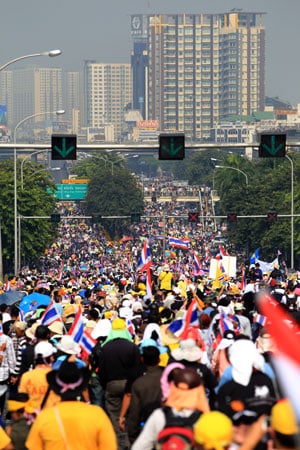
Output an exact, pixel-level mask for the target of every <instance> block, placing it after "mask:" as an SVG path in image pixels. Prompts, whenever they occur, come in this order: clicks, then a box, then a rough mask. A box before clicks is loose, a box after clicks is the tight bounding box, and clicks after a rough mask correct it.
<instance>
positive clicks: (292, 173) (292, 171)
mask: <svg viewBox="0 0 300 450" xmlns="http://www.w3.org/2000/svg"><path fill="white" fill-rule="evenodd" d="M285 157H286V159H288V160H289V162H290V164H291V269H293V268H294V161H293V160H292V158H290V157H289V156H288V155H285Z"/></svg>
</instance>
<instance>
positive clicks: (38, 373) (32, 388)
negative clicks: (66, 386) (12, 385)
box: [18, 366, 60, 408]
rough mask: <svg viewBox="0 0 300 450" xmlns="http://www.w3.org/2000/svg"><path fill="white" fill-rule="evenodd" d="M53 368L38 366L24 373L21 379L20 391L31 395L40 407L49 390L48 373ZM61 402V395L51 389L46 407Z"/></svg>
mask: <svg viewBox="0 0 300 450" xmlns="http://www.w3.org/2000/svg"><path fill="white" fill-rule="evenodd" d="M51 370H52V368H51V367H48V366H40V367H36V368H35V369H33V370H29V371H28V372H25V373H23V375H22V376H21V379H20V384H19V388H18V391H19V392H25V393H26V394H28V395H29V400H31V401H32V402H34V404H35V405H36V406H37V408H39V407H40V406H41V404H42V401H43V399H44V397H45V394H46V392H47V390H48V382H47V378H46V375H47V373H48V372H50V371H51ZM58 402H60V397H59V396H58V395H56V394H55V393H54V392H53V391H50V394H49V396H48V399H47V401H46V404H45V407H47V408H48V407H49V406H54V405H55V404H56V403H58Z"/></svg>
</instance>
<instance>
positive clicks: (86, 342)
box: [80, 330, 97, 355]
mask: <svg viewBox="0 0 300 450" xmlns="http://www.w3.org/2000/svg"><path fill="white" fill-rule="evenodd" d="M96 344H97V341H96V339H94V338H93V337H92V336H91V335H90V333H88V332H87V331H86V330H84V331H83V334H82V337H81V340H80V346H81V348H82V350H83V351H84V352H85V353H86V354H88V355H90V354H91V353H92V350H93V348H94V347H95V345H96Z"/></svg>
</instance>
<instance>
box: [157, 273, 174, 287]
mask: <svg viewBox="0 0 300 450" xmlns="http://www.w3.org/2000/svg"><path fill="white" fill-rule="evenodd" d="M158 279H159V281H160V289H162V290H166V291H171V290H172V280H173V274H172V272H161V273H160V274H159V276H158Z"/></svg>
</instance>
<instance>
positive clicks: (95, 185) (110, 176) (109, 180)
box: [74, 155, 144, 238]
mask: <svg viewBox="0 0 300 450" xmlns="http://www.w3.org/2000/svg"><path fill="white" fill-rule="evenodd" d="M105 159H106V158H103V157H97V156H96V157H94V158H90V159H88V160H84V161H82V162H80V163H79V164H77V165H76V167H75V168H74V171H75V173H76V174H77V175H78V176H80V177H84V178H89V179H90V183H89V188H88V193H87V196H86V199H85V203H84V209H85V211H86V214H87V215H92V216H95V215H100V216H129V217H128V218H125V219H121V218H118V219H102V220H101V223H102V225H103V226H104V228H105V229H106V230H107V231H108V233H109V234H110V236H111V237H114V238H115V237H118V236H119V235H120V234H121V233H122V232H123V231H124V230H125V229H126V227H127V226H128V225H129V223H130V215H131V213H132V212H141V213H142V212H143V210H144V202H143V192H142V189H141V186H139V185H138V183H137V180H136V178H135V177H134V176H133V175H132V173H131V172H130V171H129V170H127V169H126V168H125V167H124V166H123V161H122V160H121V159H120V158H116V157H115V156H113V155H109V157H107V159H106V161H105Z"/></svg>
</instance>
